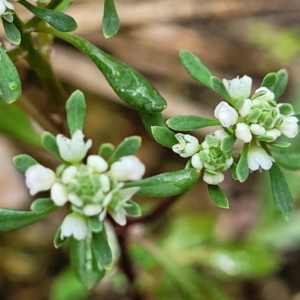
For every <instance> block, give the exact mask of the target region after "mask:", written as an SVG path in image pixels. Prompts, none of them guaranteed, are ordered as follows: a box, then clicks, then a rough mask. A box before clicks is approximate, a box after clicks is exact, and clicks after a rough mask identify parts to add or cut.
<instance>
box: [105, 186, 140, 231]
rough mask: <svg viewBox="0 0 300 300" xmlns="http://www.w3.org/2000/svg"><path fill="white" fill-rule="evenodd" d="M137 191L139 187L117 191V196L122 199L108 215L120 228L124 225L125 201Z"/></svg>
mask: <svg viewBox="0 0 300 300" xmlns="http://www.w3.org/2000/svg"><path fill="white" fill-rule="evenodd" d="M138 190H139V187H131V188H126V189H122V190H119V191H118V193H117V195H118V197H120V198H122V200H120V201H119V202H118V204H117V206H116V207H115V209H114V210H113V211H112V212H110V215H111V216H112V218H113V219H114V220H115V222H116V223H118V224H119V225H121V226H124V225H125V224H126V210H125V207H126V206H127V201H128V200H130V198H131V197H132V196H133V195H134V194H135V193H136V192H137V191H138Z"/></svg>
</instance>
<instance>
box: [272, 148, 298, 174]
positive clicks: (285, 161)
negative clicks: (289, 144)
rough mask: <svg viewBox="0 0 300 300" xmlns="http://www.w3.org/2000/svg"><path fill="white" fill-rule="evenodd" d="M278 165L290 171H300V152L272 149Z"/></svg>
mask: <svg viewBox="0 0 300 300" xmlns="http://www.w3.org/2000/svg"><path fill="white" fill-rule="evenodd" d="M271 153H272V156H273V157H274V159H275V161H276V163H278V164H279V165H281V166H283V167H284V168H286V169H289V170H300V152H299V151H295V150H293V151H286V150H277V149H271Z"/></svg>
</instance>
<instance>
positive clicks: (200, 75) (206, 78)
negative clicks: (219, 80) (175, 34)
mask: <svg viewBox="0 0 300 300" xmlns="http://www.w3.org/2000/svg"><path fill="white" fill-rule="evenodd" d="M179 56H180V59H181V62H182V64H183V66H184V68H185V69H186V71H187V72H188V73H189V75H190V76H191V77H192V78H194V79H195V80H197V81H198V82H200V83H202V84H203V85H205V86H207V87H208V88H212V84H211V81H210V77H212V76H213V74H212V73H211V72H210V71H209V70H208V69H207V67H206V66H205V65H204V64H203V63H202V62H201V60H200V59H199V58H198V57H197V56H196V55H195V54H193V53H192V52H189V51H186V50H181V51H180V52H179Z"/></svg>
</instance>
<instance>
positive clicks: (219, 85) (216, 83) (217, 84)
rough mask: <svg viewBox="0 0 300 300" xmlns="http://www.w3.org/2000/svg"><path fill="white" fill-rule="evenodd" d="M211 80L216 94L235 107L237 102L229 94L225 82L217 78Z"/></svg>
mask: <svg viewBox="0 0 300 300" xmlns="http://www.w3.org/2000/svg"><path fill="white" fill-rule="evenodd" d="M210 80H211V85H212V89H213V90H214V91H215V92H217V93H218V94H219V95H221V96H222V97H223V98H224V99H226V100H227V101H228V102H229V103H230V104H231V105H233V106H234V104H235V102H234V101H233V99H232V98H231V97H230V95H229V93H228V92H227V90H226V88H225V86H224V83H223V81H222V80H221V79H219V78H218V77H216V76H213V77H211V78H210Z"/></svg>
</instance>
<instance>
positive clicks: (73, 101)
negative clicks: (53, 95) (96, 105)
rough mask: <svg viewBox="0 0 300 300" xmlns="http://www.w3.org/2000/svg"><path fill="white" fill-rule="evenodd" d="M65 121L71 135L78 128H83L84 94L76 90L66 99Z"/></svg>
mask: <svg viewBox="0 0 300 300" xmlns="http://www.w3.org/2000/svg"><path fill="white" fill-rule="evenodd" d="M66 110H67V123H68V127H69V130H70V133H71V135H73V134H74V132H75V131H76V130H78V129H80V130H83V127H84V119H85V113H86V104H85V99H84V95H83V93H82V92H81V91H79V90H77V91H75V92H74V93H72V95H71V96H70V98H69V99H68V101H67V103H66Z"/></svg>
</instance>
